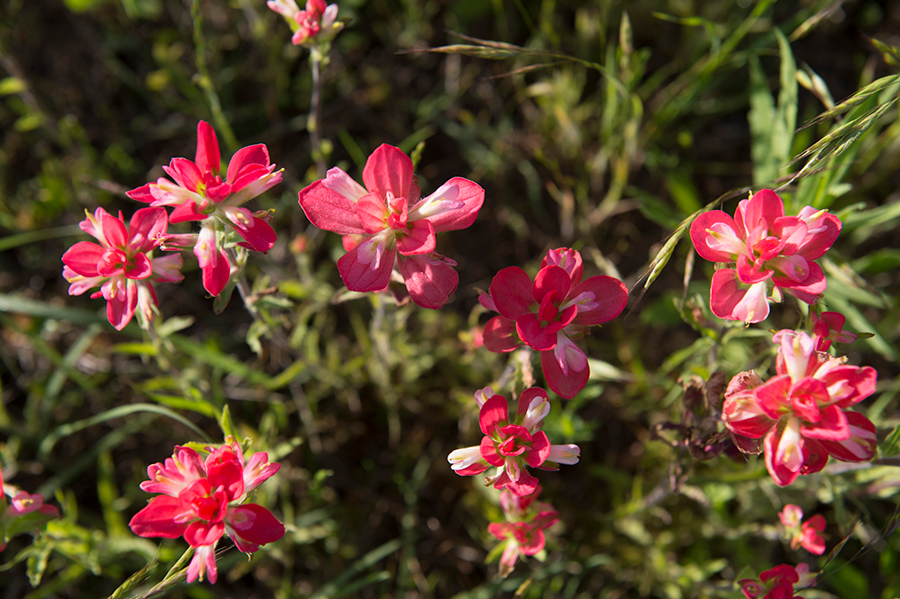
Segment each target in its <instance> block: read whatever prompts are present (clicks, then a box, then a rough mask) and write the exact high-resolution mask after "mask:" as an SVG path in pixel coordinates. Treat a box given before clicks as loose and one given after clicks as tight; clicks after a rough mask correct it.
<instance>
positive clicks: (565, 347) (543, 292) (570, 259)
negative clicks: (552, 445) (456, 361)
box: [479, 248, 628, 399]
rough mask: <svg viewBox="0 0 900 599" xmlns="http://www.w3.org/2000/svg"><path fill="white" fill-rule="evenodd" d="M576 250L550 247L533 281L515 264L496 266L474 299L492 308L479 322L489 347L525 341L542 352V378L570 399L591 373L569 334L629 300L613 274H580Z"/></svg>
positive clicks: (604, 318) (495, 349) (506, 347)
mask: <svg viewBox="0 0 900 599" xmlns="http://www.w3.org/2000/svg"><path fill="white" fill-rule="evenodd" d="M583 270H584V267H583V265H582V260H581V254H579V253H578V252H577V251H575V250H573V249H570V248H559V249H556V250H550V251H549V252H548V253H547V257H546V258H544V261H543V263H542V264H541V269H540V270H539V271H538V273H537V275H536V276H535V278H534V282H532V281H531V278H530V277H529V276H528V275H527V274H526V273H525V271H524V270H522V269H521V268H519V267H518V266H510V267H509V268H504V269H503V270H501V271H500V272H498V273H497V274H496V275H495V276H494V279H493V281H491V288H490V294H489V295H482V296H481V297H480V298H479V299H480V301H481V303H482V305H483V306H485V307H486V308H488V309H490V310H496V311H497V312H499V313H500V316H495V317H494V318H492V319H491V320H490V321H489V322H488V323H487V325H486V326H485V328H484V344H485V346H486V347H487V348H488V349H489V350H491V351H492V352H510V351H513V350H514V349H516V348H517V347H518V346H519V345H520V344H522V343H524V344H525V345H527V346H528V347H530V348H532V349H535V350H537V351H539V352H541V366H542V367H543V370H544V377H545V378H546V379H547V384H548V385H549V386H550V388H551V389H553V391H554V392H555V393H557V394H558V395H559V396H560V397H563V398H565V399H571V398H573V397H575V395H577V394H578V392H579V391H581V390H582V389H584V386H585V385H586V384H587V381H588V378H589V376H590V368H589V367H588V361H587V356H586V355H585V354H584V352H583V351H581V349H580V348H579V347H578V346H577V345H575V342H574V341H573V339H578V338H580V337H582V336H583V335H584V334H585V333H586V332H587V331H588V327H590V326H592V325H597V324H601V323H604V322H607V321H610V320H612V319H613V318H615V317H616V316H618V315H619V314H621V313H622V310H624V309H625V305H626V304H627V303H628V290H627V289H626V288H625V285H624V284H622V282H621V281H619V280H618V279H616V278H614V277H607V276H596V277H591V278H590V279H587V280H586V281H582V280H581V276H582V273H583Z"/></svg>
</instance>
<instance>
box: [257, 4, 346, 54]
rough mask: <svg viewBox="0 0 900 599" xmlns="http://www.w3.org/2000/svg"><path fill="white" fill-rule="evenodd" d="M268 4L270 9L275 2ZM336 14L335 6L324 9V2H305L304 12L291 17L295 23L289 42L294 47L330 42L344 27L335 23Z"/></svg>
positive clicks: (295, 13)
mask: <svg viewBox="0 0 900 599" xmlns="http://www.w3.org/2000/svg"><path fill="white" fill-rule="evenodd" d="M282 1H283V0H282ZM291 1H293V0H291ZM268 4H269V7H270V8H272V4H275V2H271V1H270V2H269V3H268ZM273 10H277V9H274V8H273ZM278 12H281V11H278ZM337 13H338V6H337V4H329V5H328V6H327V7H326V6H325V1H324V0H307V2H306V10H298V11H295V12H294V13H293V14H292V15H291V18H293V19H294V23H295V25H293V26H292V27H293V28H294V36H293V37H292V38H291V42H293V44H294V45H295V46H300V45H307V46H308V45H312V44H314V43H322V42H327V41H329V40H331V39H332V38H333V37H334V36H335V35H337V33H338V32H339V31H340V30H341V29H343V27H344V24H343V23H338V22H336V20H337Z"/></svg>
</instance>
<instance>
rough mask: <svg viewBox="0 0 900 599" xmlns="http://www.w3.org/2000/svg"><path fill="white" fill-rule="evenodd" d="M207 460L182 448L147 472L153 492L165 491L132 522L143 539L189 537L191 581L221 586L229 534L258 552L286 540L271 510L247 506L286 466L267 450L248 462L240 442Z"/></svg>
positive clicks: (214, 451) (146, 486)
mask: <svg viewBox="0 0 900 599" xmlns="http://www.w3.org/2000/svg"><path fill="white" fill-rule="evenodd" d="M206 450H207V451H208V452H209V454H208V456H207V457H206V459H205V460H203V459H202V458H201V457H200V454H199V453H197V452H196V451H195V450H193V449H191V448H189V447H176V448H175V453H174V454H173V455H172V457H171V458H167V459H166V461H165V463H162V464H160V463H156V464H153V465H151V466H150V467H149V468H147V476H148V477H149V478H150V480H148V481H145V482H143V483H141V489H143V490H144V491H146V492H148V493H162V494H161V495H159V496H157V497H154V498H153V499H151V500H150V503H149V504H147V507H145V508H144V509H142V510H141V511H139V512H138V513H137V514H135V516H134V517H133V518H132V519H131V522H129V524H128V525H129V526H130V527H131V530H132V532H134V534H136V535H138V536H141V537H163V538H166V539H175V538H178V537H180V536H184V539H185V541H187V542H188V544H189V545H190V546H191V547H193V548H194V550H195V553H194V557H193V558H192V559H191V563H190V565H189V566H188V570H187V581H188V582H193V581H195V580H198V579H199V580H203V577H204V576H206V577H208V578H209V581H210V582H215V581H216V577H217V571H216V545H217V544H218V542H219V539H221V538H222V535H223V534H227V535H228V536H229V537H231V540H232V541H234V544H235V546H237V548H238V550H240V551H242V552H244V553H254V552H255V551H256V550H257V549H259V546H260V545H265V544H266V543H272V542H274V541H277V540H278V539H280V538H281V537H283V536H284V525H283V524H282V523H281V522H279V521H278V520H277V519H276V518H275V516H273V515H272V513H271V512H269V510H267V509H266V508H264V507H262V506H259V505H257V504H255V503H242V502H243V501H244V499H245V498H246V497H247V494H248V493H249V492H250V491H252V490H253V489H255V488H256V487H257V486H259V484H260V483H262V482H263V481H264V480H266V479H267V478H269V477H270V476H272V475H273V474H275V473H276V472H277V471H278V469H279V467H280V465H279V464H275V463H269V461H268V455H267V454H266V453H265V452H262V453H255V454H253V456H252V457H251V458H250V459H249V460H248V461H246V462H245V461H244V454H243V452H242V451H241V448H240V446H238V444H237V443H231V444H227V445H223V446H221V447H217V448H213V447H207V448H206Z"/></svg>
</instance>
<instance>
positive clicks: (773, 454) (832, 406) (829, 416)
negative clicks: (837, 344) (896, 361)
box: [722, 330, 877, 486]
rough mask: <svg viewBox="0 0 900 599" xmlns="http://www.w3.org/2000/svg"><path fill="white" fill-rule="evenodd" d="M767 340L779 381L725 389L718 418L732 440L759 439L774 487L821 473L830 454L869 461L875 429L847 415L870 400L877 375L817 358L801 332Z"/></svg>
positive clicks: (859, 416) (857, 415)
mask: <svg viewBox="0 0 900 599" xmlns="http://www.w3.org/2000/svg"><path fill="white" fill-rule="evenodd" d="M773 341H774V342H775V343H779V344H780V347H779V348H778V356H777V359H776V368H777V372H778V374H777V376H775V377H772V378H771V379H769V380H768V381H766V382H765V383H761V384H758V385H756V384H754V385H753V386H752V387H751V386H749V385H736V386H734V387H732V386H729V390H728V392H727V393H726V399H725V403H724V404H723V405H722V419H723V420H724V421H725V426H726V427H728V429H729V430H730V431H731V432H732V434H733V436H735V437H738V438H739V437H745V438H748V439H759V438H762V437H764V440H763V447H764V451H765V459H766V468H767V469H768V471H769V474H770V475H771V476H772V479H773V480H774V481H775V482H776V483H777V484H778V485H780V486H785V485H789V484H791V483H792V482H794V480H796V478H797V476H799V475H801V474H810V473H813V472H818V471H820V470H821V469H822V468H824V467H825V464H826V463H827V462H828V456H829V455H830V456H832V457H834V458H836V459H838V460H842V461H845V462H862V461H865V460H869V459H871V458H872V457H873V456H874V455H875V449H876V445H877V440H876V435H875V425H873V424H872V423H871V422H870V421H869V419H868V418H866V417H865V416H863V415H862V414H860V413H858V412H851V411H848V410H847V409H848V408H850V407H852V406H854V405H856V404H857V403H859V402H860V401H862V400H863V399H865V398H866V397H868V396H869V395H871V394H872V393H874V391H875V382H876V378H877V374H876V372H875V370H874V369H872V368H870V367H868V366H866V367H862V368H860V367H858V366H850V365H847V364H845V363H844V361H843V360H840V359H837V358H831V357H830V356H828V355H827V354H821V353H818V352H816V350H815V342H814V341H813V339H811V338H810V337H809V335H807V334H806V333H797V332H794V331H787V330H784V331H779V332H778V333H776V334H775V337H774V338H773ZM732 382H733V383H734V381H732ZM738 446H739V447H741V446H742V443H740V442H738Z"/></svg>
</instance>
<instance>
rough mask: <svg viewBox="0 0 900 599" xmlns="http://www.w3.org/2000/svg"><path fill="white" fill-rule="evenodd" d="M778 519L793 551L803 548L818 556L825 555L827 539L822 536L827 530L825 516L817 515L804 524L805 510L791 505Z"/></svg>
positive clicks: (782, 511) (785, 507) (780, 513)
mask: <svg viewBox="0 0 900 599" xmlns="http://www.w3.org/2000/svg"><path fill="white" fill-rule="evenodd" d="M778 518H779V519H780V520H781V524H782V525H784V529H785V532H786V533H787V535H788V536H789V537H790V540H791V549H793V550H795V551H796V550H797V549H799V548H800V547H803V548H804V549H806V550H807V551H809V552H810V553H814V554H816V555H822V554H823V553H825V538H824V537H823V536H822V531H824V530H825V516H823V515H822V514H816V515H815V516H813V517H812V518H810V519H809V520H807V521H806V522H803V509H801V508H800V506H799V505H794V504H793V503H789V504H787V505H786V506H784V509H783V510H781V511H780V512H779V513H778Z"/></svg>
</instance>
